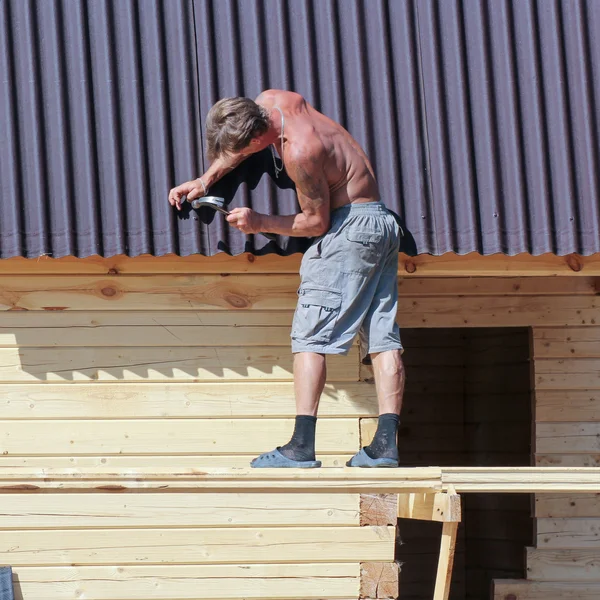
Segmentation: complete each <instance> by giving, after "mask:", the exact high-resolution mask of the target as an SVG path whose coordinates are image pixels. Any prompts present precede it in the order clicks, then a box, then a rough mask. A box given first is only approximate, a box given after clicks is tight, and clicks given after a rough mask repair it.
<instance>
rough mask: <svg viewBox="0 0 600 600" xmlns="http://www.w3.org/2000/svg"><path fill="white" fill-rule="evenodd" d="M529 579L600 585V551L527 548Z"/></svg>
mask: <svg viewBox="0 0 600 600" xmlns="http://www.w3.org/2000/svg"><path fill="white" fill-rule="evenodd" d="M527 579H531V580H538V581H591V582H595V583H600V555H599V554H598V549H597V548H594V549H589V550H582V549H577V550H564V549H563V550H543V549H542V550H540V549H537V548H527Z"/></svg>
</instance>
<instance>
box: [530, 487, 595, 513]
mask: <svg viewBox="0 0 600 600" xmlns="http://www.w3.org/2000/svg"><path fill="white" fill-rule="evenodd" d="M535 516H536V517H537V518H546V519H552V518H557V517H558V518H565V517H575V518H580V517H600V490H599V491H598V492H597V493H595V494H593V493H592V494H538V495H536V497H535Z"/></svg>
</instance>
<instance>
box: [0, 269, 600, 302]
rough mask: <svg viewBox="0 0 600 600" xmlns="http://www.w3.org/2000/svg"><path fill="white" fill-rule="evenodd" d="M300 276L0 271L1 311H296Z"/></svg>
mask: <svg viewBox="0 0 600 600" xmlns="http://www.w3.org/2000/svg"><path fill="white" fill-rule="evenodd" d="M298 284H299V275H297V274H231V275H229V276H227V277H223V276H222V275H217V274H215V275H213V274H199V275H194V274H187V275H178V274H171V275H160V274H157V275H153V276H152V277H148V276H144V275H127V276H119V275H113V276H111V275H108V276H88V275H75V276H73V275H59V276H56V275H36V276H35V277H31V276H28V275H12V276H11V275H0V309H1V308H4V309H5V310H7V309H26V310H48V309H56V308H59V309H62V310H148V309H150V310H161V309H163V310H167V309H179V310H198V309H204V310H214V309H221V310H222V309H226V310H239V309H249V308H258V309H267V310H271V309H273V310H282V309H293V308H294V307H295V305H296V301H297V294H296V291H297V289H298ZM595 293H596V289H595V281H594V278H593V277H573V278H570V279H566V278H555V277H548V278H529V277H517V278H504V277H503V278H470V277H454V278H439V279H433V278H432V279H416V278H406V279H405V278H401V279H400V280H399V294H400V296H404V297H406V298H416V297H426V296H433V297H439V296H454V297H456V296H486V297H493V296H518V297H527V296H552V295H562V296H570V297H573V296H575V295H582V296H590V297H592V298H593V296H594V295H595Z"/></svg>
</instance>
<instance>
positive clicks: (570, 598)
mask: <svg viewBox="0 0 600 600" xmlns="http://www.w3.org/2000/svg"><path fill="white" fill-rule="evenodd" d="M493 587H494V600H598V598H600V585H598V584H595V583H580V582H569V583H555V582H541V581H525V580H523V579H494V581H493Z"/></svg>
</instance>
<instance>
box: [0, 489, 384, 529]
mask: <svg viewBox="0 0 600 600" xmlns="http://www.w3.org/2000/svg"><path fill="white" fill-rule="evenodd" d="M390 497H391V498H393V499H394V508H395V499H396V496H395V495H393V494H390ZM359 502H360V504H359ZM0 505H1V506H2V510H1V511H0V529H2V530H7V529H13V530H24V529H49V528H51V529H72V528H79V529H81V528H86V529H101V528H105V527H106V528H111V529H116V528H137V527H159V528H160V527H217V528H232V527H268V526H272V525H277V526H284V525H285V526H290V527H307V526H311V527H312V526H354V527H358V526H359V525H395V524H396V522H395V520H390V519H384V518H380V519H379V520H378V521H377V522H375V520H374V519H371V520H370V522H368V523H367V522H363V519H365V520H366V517H367V514H365V516H364V517H363V513H362V511H361V509H360V506H361V505H362V494H361V495H359V494H344V493H335V494H327V493H302V492H298V493H294V494H281V493H277V492H270V493H260V492H251V493H244V492H242V491H232V492H228V493H214V492H213V493H211V492H206V493H202V494H198V493H189V494H185V493H179V494H177V493H174V494H164V493H160V492H157V493H152V492H148V493H143V494H139V493H135V492H132V493H127V492H121V493H117V494H115V493H114V492H106V493H101V492H98V493H93V494H91V493H89V492H73V493H68V494H32V493H11V494H4V495H3V496H2V500H1V504H0ZM359 512H360V515H359ZM373 512H374V511H373ZM373 512H371V513H369V514H371V515H372V514H373ZM394 516H395V511H394ZM292 534H293V532H291V535H292Z"/></svg>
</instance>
